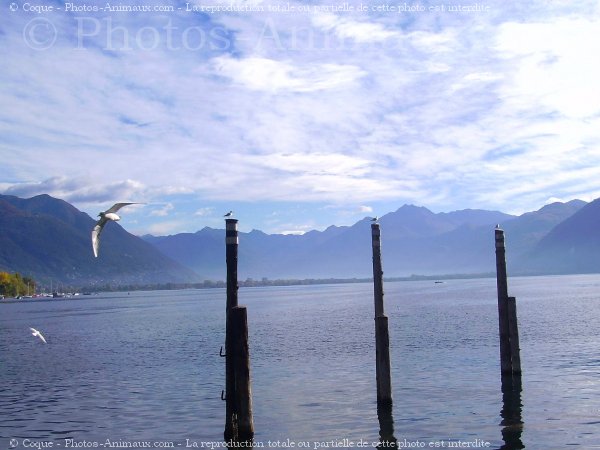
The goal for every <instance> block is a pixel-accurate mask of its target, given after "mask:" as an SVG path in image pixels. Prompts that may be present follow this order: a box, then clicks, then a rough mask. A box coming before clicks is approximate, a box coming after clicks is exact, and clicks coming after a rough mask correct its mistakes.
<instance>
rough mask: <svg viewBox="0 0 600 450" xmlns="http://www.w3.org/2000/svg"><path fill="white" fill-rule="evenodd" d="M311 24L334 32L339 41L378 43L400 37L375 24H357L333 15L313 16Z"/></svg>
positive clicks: (394, 32)
mask: <svg viewBox="0 0 600 450" xmlns="http://www.w3.org/2000/svg"><path fill="white" fill-rule="evenodd" d="M312 23H313V25H314V26H316V27H318V28H322V29H324V30H326V31H334V32H335V33H336V35H337V36H338V37H340V38H341V39H354V40H355V41H356V42H359V43H364V42H368V43H370V42H380V41H385V40H386V39H390V38H398V37H399V36H400V35H401V34H400V33H399V32H398V31H396V30H388V29H386V28H385V26H384V25H382V24H380V23H377V22H358V21H355V20H351V19H348V18H346V17H343V16H340V15H335V14H327V13H320V14H315V15H313V18H312Z"/></svg>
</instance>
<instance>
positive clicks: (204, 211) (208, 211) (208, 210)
mask: <svg viewBox="0 0 600 450" xmlns="http://www.w3.org/2000/svg"><path fill="white" fill-rule="evenodd" d="M214 210H215V209H214V208H213V207H205V208H200V209H198V210H196V212H195V213H194V215H195V216H198V217H207V216H211V215H213V213H214Z"/></svg>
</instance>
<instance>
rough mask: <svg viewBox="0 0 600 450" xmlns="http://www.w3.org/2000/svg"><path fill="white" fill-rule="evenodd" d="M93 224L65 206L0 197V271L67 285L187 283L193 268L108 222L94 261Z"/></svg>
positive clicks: (56, 201)
mask: <svg viewBox="0 0 600 450" xmlns="http://www.w3.org/2000/svg"><path fill="white" fill-rule="evenodd" d="M95 223H96V221H95V220H94V219H92V218H91V217H90V216H88V215H87V214H86V213H83V212H81V211H79V210H78V209H76V208H75V207H74V206H72V205H70V204H69V203H67V202H65V201H63V200H59V199H55V198H53V197H50V196H49V195H38V196H36V197H33V198H30V199H22V198H18V197H13V196H8V195H0V270H3V271H8V272H19V273H21V274H23V275H27V276H32V277H33V278H34V279H36V280H37V281H38V283H39V282H42V283H47V284H50V280H52V281H56V282H61V283H63V284H68V285H77V286H80V285H95V284H98V285H122V284H146V283H161V282H162V283H167V282H188V281H192V280H195V279H196V276H195V274H194V273H193V271H192V270H190V269H188V268H186V267H184V266H182V265H181V264H179V263H177V262H175V261H173V260H171V259H169V258H168V257H166V256H165V255H163V254H162V253H160V252H159V251H158V250H157V249H156V248H155V247H153V246H152V245H150V244H149V243H147V242H146V241H144V240H142V239H140V238H138V237H136V236H133V235H131V234H129V233H127V232H126V231H125V230H124V229H123V228H122V227H121V226H120V225H118V224H116V223H109V224H107V225H106V226H107V227H109V226H110V228H111V229H110V231H109V232H106V231H105V232H104V233H103V235H102V246H101V250H100V251H101V258H94V255H93V253H92V248H91V237H90V236H91V230H92V228H93V227H94V225H95Z"/></svg>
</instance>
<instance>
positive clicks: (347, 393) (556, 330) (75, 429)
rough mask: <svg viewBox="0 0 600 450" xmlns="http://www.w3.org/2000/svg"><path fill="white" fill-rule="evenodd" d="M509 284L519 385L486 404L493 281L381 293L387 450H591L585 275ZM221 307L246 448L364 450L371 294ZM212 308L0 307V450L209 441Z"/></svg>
mask: <svg viewBox="0 0 600 450" xmlns="http://www.w3.org/2000/svg"><path fill="white" fill-rule="evenodd" d="M509 283H510V285H509V293H510V294H511V295H513V296H516V297H517V305H518V315H519V326H520V334H521V336H520V337H521V360H522V366H523V379H522V392H520V391H519V390H518V387H515V386H512V388H510V389H508V388H506V386H505V388H506V389H505V392H504V393H503V390H502V384H501V379H500V375H499V372H500V370H499V349H498V331H497V330H498V319H497V303H496V290H495V280H494V279H479V280H451V281H446V282H445V283H441V284H434V283H433V282H432V281H426V282H396V283H386V284H385V286H384V289H385V302H386V303H385V308H386V314H387V315H388V316H389V323H390V345H391V360H392V367H393V369H392V387H393V396H394V407H393V411H392V412H393V434H394V436H395V438H396V439H397V440H398V443H399V444H400V446H402V445H403V444H405V445H408V444H415V443H417V442H418V443H422V444H423V445H426V446H429V444H430V443H433V444H434V443H436V442H441V441H444V444H445V445H446V448H448V442H449V441H454V442H456V441H459V440H461V441H463V442H477V441H476V440H479V442H489V443H490V444H489V445H490V446H489V447H483V446H481V447H479V448H496V449H499V448H505V449H514V448H523V447H525V448H531V449H561V448H566V447H567V446H569V447H571V446H575V447H579V448H582V449H593V448H600V433H599V431H600V337H599V335H600V333H599V331H600V329H599V328H600V327H599V325H598V324H599V323H600V276H598V275H586V276H561V277H531V278H512V279H510V280H509ZM239 300H240V304H245V305H247V306H248V320H249V327H250V352H251V358H252V383H253V401H254V422H255V430H256V436H255V437H256V440H257V441H259V442H263V443H265V445H266V443H267V442H268V441H269V440H271V441H275V440H286V439H290V440H291V441H294V442H300V441H303V442H304V441H309V442H311V446H312V443H313V442H319V441H321V442H324V441H330V440H339V439H344V438H347V439H349V440H353V441H355V442H356V441H359V440H361V439H362V440H363V441H368V442H370V443H377V442H378V440H379V437H380V431H381V425H380V421H379V418H378V415H377V407H376V388H375V362H374V360H375V349H374V322H373V295H372V286H371V285H370V284H351V285H326V286H303V287H281V288H276V287H270V288H248V289H241V290H240V293H239ZM224 310H225V291H224V290H219V289H214V290H188V291H175V292H173V291H170V292H132V293H131V294H130V295H129V294H127V293H120V294H107V295H102V296H80V297H76V298H73V299H54V300H43V301H21V302H6V301H3V302H2V304H0V449H1V450H5V449H6V448H9V447H10V446H11V442H10V439H14V440H13V441H12V444H13V445H14V444H18V448H24V447H23V444H24V443H29V442H30V441H24V439H30V440H32V441H36V442H37V441H39V442H41V441H44V442H46V441H53V442H54V443H55V444H56V446H55V447H54V448H57V446H60V447H58V448H64V447H65V442H66V441H65V439H70V438H74V439H76V440H87V441H97V442H100V443H104V442H106V440H107V439H110V440H112V441H116V440H122V441H142V440H152V441H154V440H163V441H173V442H175V445H176V446H177V445H180V446H181V447H182V448H185V445H186V439H187V440H189V441H187V442H196V443H198V445H201V444H202V443H203V442H218V441H222V436H223V427H224V415H225V404H224V402H222V401H221V399H220V394H221V390H222V389H224V371H225V367H224V359H222V358H220V357H219V348H220V347H221V345H223V342H224V323H225V313H224ZM29 327H34V328H37V329H39V330H41V331H42V333H43V334H44V335H45V337H46V339H47V341H48V344H47V345H44V344H43V343H42V342H41V341H40V340H39V339H37V338H34V337H33V336H31V334H30V332H29ZM381 419H382V420H383V421H384V422H386V423H387V425H384V426H383V428H384V432H387V433H389V432H390V431H391V430H389V426H390V423H391V420H390V417H384V416H381ZM386 419H387V420H386ZM338 448H342V447H338ZM412 448H418V447H412ZM427 448H430V447H427ZM438 448H441V447H438Z"/></svg>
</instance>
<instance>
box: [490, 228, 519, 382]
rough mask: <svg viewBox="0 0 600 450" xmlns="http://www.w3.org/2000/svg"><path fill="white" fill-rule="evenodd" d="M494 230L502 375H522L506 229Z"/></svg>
mask: <svg viewBox="0 0 600 450" xmlns="http://www.w3.org/2000/svg"><path fill="white" fill-rule="evenodd" d="M494 231H495V240H496V285H497V289H498V326H499V336H500V370H501V372H502V375H520V374H521V356H520V349H519V328H518V323H517V306H516V299H515V297H509V296H508V282H507V276H506V247H505V242H504V230H502V229H501V228H499V227H497V228H496V229H495V230H494Z"/></svg>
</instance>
